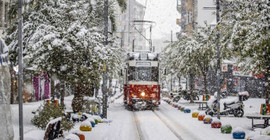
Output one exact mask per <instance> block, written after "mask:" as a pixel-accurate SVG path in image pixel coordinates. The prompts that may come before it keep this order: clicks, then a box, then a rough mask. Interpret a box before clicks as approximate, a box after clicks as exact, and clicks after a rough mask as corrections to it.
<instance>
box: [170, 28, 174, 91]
mask: <svg viewBox="0 0 270 140" xmlns="http://www.w3.org/2000/svg"><path fill="white" fill-rule="evenodd" d="M172 43H173V31H172V30H171V45H170V47H172ZM170 72H171V93H172V91H173V89H172V70H170Z"/></svg>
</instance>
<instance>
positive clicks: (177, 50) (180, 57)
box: [165, 34, 199, 102]
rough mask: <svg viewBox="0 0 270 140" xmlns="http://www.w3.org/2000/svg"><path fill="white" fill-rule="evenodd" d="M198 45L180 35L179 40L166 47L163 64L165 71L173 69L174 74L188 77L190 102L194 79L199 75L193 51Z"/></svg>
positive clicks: (185, 36)
mask: <svg viewBox="0 0 270 140" xmlns="http://www.w3.org/2000/svg"><path fill="white" fill-rule="evenodd" d="M198 47H199V45H198V42H196V41H195V40H194V39H193V38H192V37H190V36H188V35H185V34H182V36H181V37H180V39H179V40H178V41H177V42H175V43H174V44H172V45H169V46H168V47H166V49H168V50H165V52H166V53H165V56H167V58H166V60H165V63H166V64H167V69H173V70H174V71H175V72H176V73H181V74H182V75H186V76H189V77H190V81H191V82H190V83H192V84H190V91H191V95H190V96H191V100H190V102H193V89H194V84H193V81H194V78H195V75H196V74H198V73H199V69H198V64H197V59H198V57H197V54H196V53H195V51H196V50H197V49H198Z"/></svg>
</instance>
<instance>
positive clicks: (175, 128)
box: [12, 96, 264, 140]
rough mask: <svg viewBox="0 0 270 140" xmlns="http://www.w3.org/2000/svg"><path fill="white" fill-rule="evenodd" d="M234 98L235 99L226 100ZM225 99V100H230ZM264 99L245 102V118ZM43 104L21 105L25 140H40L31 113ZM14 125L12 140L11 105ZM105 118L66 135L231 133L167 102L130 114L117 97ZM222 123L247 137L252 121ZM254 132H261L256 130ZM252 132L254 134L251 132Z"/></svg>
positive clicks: (176, 137)
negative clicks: (107, 121)
mask: <svg viewBox="0 0 270 140" xmlns="http://www.w3.org/2000/svg"><path fill="white" fill-rule="evenodd" d="M72 98H73V96H69V97H66V98H65V104H66V106H67V109H68V108H69V107H71V106H70V104H71V100H72ZM230 98H235V97H229V99H230ZM229 99H227V100H229ZM263 102H264V100H263V99H256V98H251V99H249V100H247V101H244V104H245V115H246V114H250V113H256V112H257V113H258V111H259V109H260V104H261V103H263ZM41 103H42V102H35V103H25V104H24V133H25V139H27V140H28V139H33V140H41V139H43V137H44V130H39V129H38V128H36V127H35V126H33V124H31V118H32V117H33V114H32V113H31V111H32V110H35V109H37V108H38V107H39V105H40V104H41ZM179 104H182V105H183V106H185V107H188V108H190V109H191V112H192V111H195V110H197V109H198V105H197V104H189V103H188V101H185V100H180V101H179ZM12 116H13V124H14V125H13V126H14V132H15V140H17V139H18V136H19V133H18V132H19V126H18V106H17V105H12ZM108 119H109V120H112V122H111V123H99V124H98V125H96V126H95V127H94V128H93V129H92V131H91V132H82V131H80V130H79V126H80V122H79V123H76V124H75V126H74V128H73V129H72V130H71V131H69V132H65V133H64V135H65V136H67V135H68V134H69V133H73V132H79V133H82V134H84V135H85V138H86V140H89V139H95V140H216V139H217V138H218V139H219V140H230V139H233V137H232V134H222V133H221V132H220V129H214V128H211V125H210V124H204V123H203V122H202V121H198V119H197V118H192V117H191V113H184V112H181V111H179V110H178V109H177V108H174V107H172V106H171V105H169V104H167V103H166V102H162V103H161V105H160V106H159V108H158V109H157V110H154V111H152V110H142V111H129V110H127V109H125V107H124V104H123V98H122V97H121V98H119V99H117V100H115V101H114V102H113V103H111V104H110V107H109V108H108ZM221 122H222V124H231V125H232V127H233V129H234V128H236V127H242V128H243V129H244V130H245V132H246V134H247V136H248V135H249V134H252V133H251V132H252V129H251V120H249V119H247V118H246V117H245V116H244V117H242V118H236V117H233V116H222V117H221ZM255 130H256V133H259V132H260V129H255ZM253 133H254V132H253Z"/></svg>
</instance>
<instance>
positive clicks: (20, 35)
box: [18, 0, 23, 140]
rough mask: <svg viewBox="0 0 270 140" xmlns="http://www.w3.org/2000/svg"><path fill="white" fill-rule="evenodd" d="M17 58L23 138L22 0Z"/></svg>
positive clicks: (19, 5) (21, 135)
mask: <svg viewBox="0 0 270 140" xmlns="http://www.w3.org/2000/svg"><path fill="white" fill-rule="evenodd" d="M18 14H19V15H18V46H19V52H18V54H19V55H18V60H19V93H18V94H19V136H20V140H23V98H22V85H23V62H22V59H23V54H22V52H23V47H22V45H23V44H22V20H23V19H22V0H18Z"/></svg>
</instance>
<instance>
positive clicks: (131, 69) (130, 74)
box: [128, 67, 136, 80]
mask: <svg viewBox="0 0 270 140" xmlns="http://www.w3.org/2000/svg"><path fill="white" fill-rule="evenodd" d="M135 71H136V68H135V67H129V69H128V80H135Z"/></svg>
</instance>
